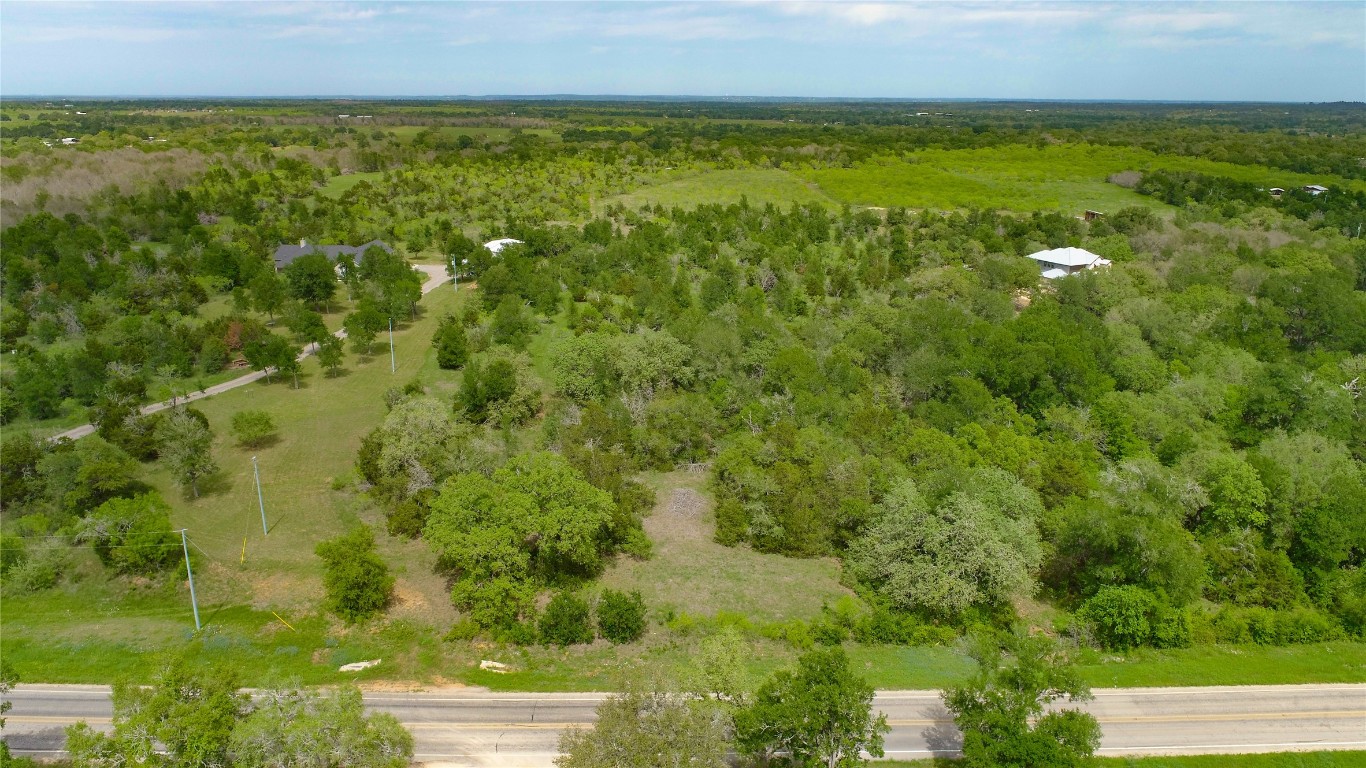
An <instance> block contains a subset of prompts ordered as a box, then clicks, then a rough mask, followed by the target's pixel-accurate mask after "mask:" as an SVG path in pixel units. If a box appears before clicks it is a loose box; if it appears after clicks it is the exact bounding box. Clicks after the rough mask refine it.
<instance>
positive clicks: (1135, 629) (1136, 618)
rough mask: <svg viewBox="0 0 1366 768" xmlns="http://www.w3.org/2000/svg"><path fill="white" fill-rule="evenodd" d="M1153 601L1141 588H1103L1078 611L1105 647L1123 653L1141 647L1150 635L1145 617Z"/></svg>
mask: <svg viewBox="0 0 1366 768" xmlns="http://www.w3.org/2000/svg"><path fill="white" fill-rule="evenodd" d="M1154 604H1155V600H1154V598H1153V596H1152V593H1150V592H1148V591H1147V590H1145V589H1143V588H1142V587H1135V586H1123V587H1103V588H1101V590H1100V591H1099V592H1097V593H1096V594H1095V596H1093V597H1092V598H1091V599H1090V600H1087V601H1086V604H1085V605H1083V606H1082V608H1081V611H1080V612H1079V613H1080V615H1081V617H1082V618H1083V619H1085V620H1086V621H1089V622H1090V623H1091V625H1092V627H1093V629H1094V630H1095V635H1096V639H1097V640H1099V641H1100V644H1101V645H1102V646H1104V647H1106V648H1110V649H1116V650H1124V649H1127V648H1133V647H1135V646H1139V645H1144V644H1145V643H1147V642H1148V639H1149V638H1150V637H1151V636H1152V626H1151V624H1149V621H1148V615H1149V613H1151V612H1152V610H1153V607H1154Z"/></svg>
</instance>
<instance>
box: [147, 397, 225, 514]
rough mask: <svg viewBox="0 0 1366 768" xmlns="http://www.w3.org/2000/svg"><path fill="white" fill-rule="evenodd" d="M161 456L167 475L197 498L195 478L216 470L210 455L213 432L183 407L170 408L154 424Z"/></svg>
mask: <svg viewBox="0 0 1366 768" xmlns="http://www.w3.org/2000/svg"><path fill="white" fill-rule="evenodd" d="M156 435H157V442H158V443H160V445H161V459H162V461H164V462H166V466H167V467H169V468H170V470H171V474H172V475H174V476H175V478H176V480H177V481H178V482H180V483H181V484H183V485H188V486H190V491H191V493H192V494H193V495H194V497H195V498H196V499H197V498H199V480H200V479H201V478H203V477H205V476H206V475H211V474H213V473H214V472H217V471H218V462H216V461H214V458H213V432H212V431H210V430H209V428H208V427H207V426H205V424H204V423H203V422H202V421H200V420H199V419H196V418H195V417H194V416H193V415H191V413H190V412H189V411H187V410H186V409H185V408H174V409H172V410H171V412H170V413H169V414H168V415H167V416H166V417H165V418H164V419H162V420H161V423H160V424H159V425H158V426H157V432H156Z"/></svg>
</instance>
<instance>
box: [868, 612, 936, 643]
mask: <svg viewBox="0 0 1366 768" xmlns="http://www.w3.org/2000/svg"><path fill="white" fill-rule="evenodd" d="M920 627H921V624H920V621H919V620H918V619H916V618H915V617H914V616H912V615H910V614H907V613H897V612H893V611H890V610H888V609H887V608H886V607H884V606H881V605H879V606H875V607H874V608H873V610H872V612H870V613H868V614H867V615H865V616H862V617H860V618H859V619H858V620H857V621H856V622H855V623H854V627H853V635H854V639H855V640H857V641H858V642H860V643H866V644H868V645H910V644H913V643H914V642H915V640H916V632H917V630H919V629H920Z"/></svg>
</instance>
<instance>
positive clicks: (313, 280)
mask: <svg viewBox="0 0 1366 768" xmlns="http://www.w3.org/2000/svg"><path fill="white" fill-rule="evenodd" d="M284 275H285V282H286V283H287V284H288V286H289V295H290V296H292V297H294V298H296V299H298V300H299V301H305V302H308V303H310V304H315V305H321V304H324V303H326V302H328V301H331V300H332V296H333V295H334V294H335V293H336V292H337V271H336V270H335V269H334V268H333V267H332V261H331V260H330V259H328V258H327V255H326V254H324V253H320V252H318V251H314V252H312V253H306V254H304V255H303V256H300V257H299V258H297V259H295V260H294V261H292V262H290V263H289V266H287V267H285V269H284Z"/></svg>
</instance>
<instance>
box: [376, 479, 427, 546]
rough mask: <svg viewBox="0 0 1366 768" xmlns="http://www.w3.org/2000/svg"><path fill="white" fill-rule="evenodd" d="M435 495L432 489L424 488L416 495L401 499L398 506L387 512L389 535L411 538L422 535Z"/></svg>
mask: <svg viewBox="0 0 1366 768" xmlns="http://www.w3.org/2000/svg"><path fill="white" fill-rule="evenodd" d="M433 495H434V493H433V491H431V490H430V489H423V490H422V491H419V492H418V494H417V495H416V496H413V497H411V498H407V499H404V500H403V501H400V502H399V503H398V506H397V507H394V508H393V509H391V510H389V511H388V512H387V513H386V514H385V520H386V523H387V526H386V527H387V528H388V529H389V535H390V536H406V537H408V538H410V539H416V538H417V537H418V536H421V535H422V528H423V526H425V525H426V524H427V516H428V515H429V514H430V513H431V507H430V504H431V498H432V496H433Z"/></svg>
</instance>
